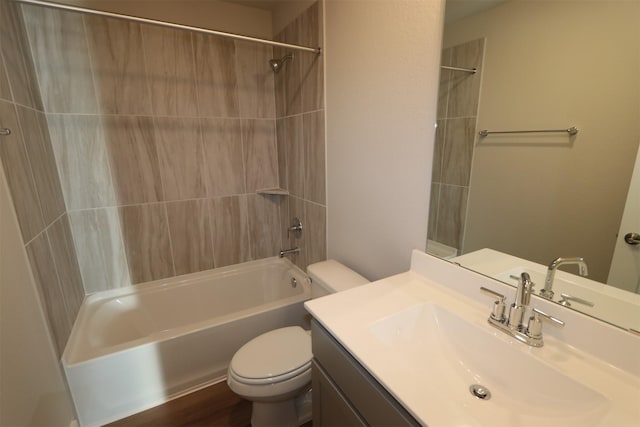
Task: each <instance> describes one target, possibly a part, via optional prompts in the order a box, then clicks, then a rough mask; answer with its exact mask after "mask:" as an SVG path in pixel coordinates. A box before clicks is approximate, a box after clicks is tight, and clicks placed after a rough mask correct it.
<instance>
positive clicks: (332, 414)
mask: <svg viewBox="0 0 640 427" xmlns="http://www.w3.org/2000/svg"><path fill="white" fill-rule="evenodd" d="M311 340H312V345H313V357H314V360H313V365H312V387H313V425H314V426H336V425H341V426H367V425H370V426H376V425H380V426H385V425H386V426H397V427H401V426H417V425H419V423H418V422H417V421H416V420H415V419H414V418H413V417H412V416H411V414H409V413H408V412H407V411H406V410H405V409H404V408H403V407H402V406H401V405H400V404H399V403H398V402H397V401H396V399H395V398H394V397H393V396H392V395H391V394H389V392H387V391H386V390H385V389H384V387H383V386H382V385H380V383H378V381H376V379H375V378H373V377H372V376H371V375H370V374H369V373H368V372H367V370H366V369H364V368H363V367H362V365H360V364H359V363H358V361H357V360H355V359H354V358H353V357H352V356H351V355H350V354H349V353H348V352H347V351H346V350H345V349H344V348H343V347H342V346H341V345H340V343H338V342H337V341H336V340H335V339H334V338H333V337H332V336H331V334H329V332H327V331H326V330H325V329H324V328H323V327H322V326H321V325H320V324H319V323H318V322H317V321H315V320H314V321H313V322H312V324H311Z"/></svg>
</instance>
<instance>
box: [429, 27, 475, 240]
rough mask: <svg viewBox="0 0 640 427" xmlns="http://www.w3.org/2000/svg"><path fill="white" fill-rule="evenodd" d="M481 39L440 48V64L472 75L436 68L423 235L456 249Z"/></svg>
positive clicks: (460, 235) (467, 185)
mask: <svg viewBox="0 0 640 427" xmlns="http://www.w3.org/2000/svg"><path fill="white" fill-rule="evenodd" d="M483 54H484V39H478V40H473V41H470V42H468V43H464V44H461V45H458V46H454V47H451V48H447V49H444V50H443V51H442V58H441V63H442V65H449V66H454V67H463V68H473V67H475V68H477V69H478V72H477V73H476V74H468V73H464V72H458V71H451V70H444V69H443V70H441V72H440V87H439V90H438V120H437V125H438V127H437V129H436V138H435V148H434V154H433V159H434V160H433V174H432V191H431V202H430V207H429V223H428V224H429V225H428V236H429V239H430V240H434V241H437V242H440V243H444V244H446V245H448V246H452V247H454V248H457V249H458V250H462V239H463V237H464V227H465V218H466V211H467V199H468V196H469V191H470V186H471V164H472V161H473V152H474V144H475V140H476V122H477V115H478V102H479V99H480V81H481V78H482V59H483Z"/></svg>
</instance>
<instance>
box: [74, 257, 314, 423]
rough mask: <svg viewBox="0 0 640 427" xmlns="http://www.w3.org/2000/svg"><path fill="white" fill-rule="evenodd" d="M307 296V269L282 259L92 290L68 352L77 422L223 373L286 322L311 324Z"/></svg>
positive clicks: (102, 418)
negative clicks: (257, 339) (252, 343)
mask: <svg viewBox="0 0 640 427" xmlns="http://www.w3.org/2000/svg"><path fill="white" fill-rule="evenodd" d="M310 296H311V291H310V283H309V279H308V278H307V276H306V275H305V274H304V272H302V271H301V270H300V269H298V268H297V267H295V266H294V265H293V264H292V263H291V262H290V261H288V260H286V259H283V258H267V259H263V260H258V261H251V262H247V263H244V264H238V265H234V266H229V267H223V268H218V269H215V270H209V271H205V272H200V273H193V274H188V275H183V276H178V277H173V278H170V279H163V280H159V281H154V282H148V283H145V284H142V285H137V286H134V287H129V288H123V289H116V290H109V291H104V292H99V293H96V294H93V295H90V296H89V297H87V298H86V299H85V301H84V303H83V305H82V307H81V309H80V312H79V314H78V317H77V320H76V323H75V325H74V327H73V330H72V332H71V336H70V338H69V342H68V344H67V347H66V349H65V352H64V354H63V356H62V364H63V367H64V370H65V373H66V376H67V380H68V382H69V388H70V390H71V394H72V396H73V401H74V403H75V405H76V409H77V412H78V418H79V421H80V423H81V425H82V426H94V425H102V424H105V423H108V422H111V421H115V420H118V419H120V418H123V417H126V416H129V415H131V414H134V413H137V412H139V411H142V410H145V409H148V408H151V407H153V406H156V405H159V404H161V403H163V402H166V401H167V400H170V399H172V398H175V397H177V396H180V395H182V394H186V393H188V392H191V391H193V390H197V389H198V388H201V387H204V386H207V385H210V384H214V383H216V382H219V381H221V380H223V379H224V378H225V375H226V371H227V367H228V366H229V362H230V361H231V358H232V357H233V354H234V353H235V352H236V351H237V350H238V349H239V348H240V347H241V346H242V345H243V344H244V343H246V342H247V341H249V340H250V339H252V338H254V337H256V336H257V335H260V334H262V333H264V332H266V331H269V330H272V329H277V328H281V327H284V326H293V325H299V326H302V327H304V328H306V329H308V327H309V324H308V317H307V315H306V311H305V310H304V307H303V303H304V301H306V300H308V299H309V298H310Z"/></svg>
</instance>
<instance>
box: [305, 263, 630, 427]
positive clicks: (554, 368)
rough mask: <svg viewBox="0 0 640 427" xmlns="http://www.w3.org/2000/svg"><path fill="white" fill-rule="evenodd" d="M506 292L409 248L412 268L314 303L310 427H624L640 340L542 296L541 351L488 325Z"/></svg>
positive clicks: (535, 300) (534, 303)
mask: <svg viewBox="0 0 640 427" xmlns="http://www.w3.org/2000/svg"><path fill="white" fill-rule="evenodd" d="M481 286H484V287H486V288H489V289H491V290H493V291H495V292H496V293H499V294H502V295H504V297H505V299H506V301H507V302H508V303H509V304H510V303H511V302H512V301H513V300H514V294H515V291H514V289H513V288H511V287H510V286H507V285H505V284H503V283H500V282H498V281H495V280H493V279H491V278H488V277H485V276H482V275H480V274H478V273H475V272H472V271H469V270H466V269H464V268H462V267H460V266H458V265H455V264H452V263H449V262H446V261H443V260H440V259H437V258H435V257H431V256H429V255H426V254H424V253H422V252H419V251H414V253H413V256H412V262H411V269H410V271H407V272H405V273H402V274H398V275H396V276H392V277H389V278H385V279H382V280H380V281H378V282H374V283H372V284H369V285H365V286H360V287H358V288H354V289H352V290H348V291H345V292H341V293H337V294H334V295H330V296H327V297H323V298H319V299H316V300H311V301H308V302H306V303H305V307H306V308H307V310H308V311H309V312H310V313H311V314H312V316H313V317H314V321H313V327H312V342H313V354H314V362H313V363H314V366H313V389H314V426H325V425H336V424H340V425H428V426H429V427H438V426H447V427H449V426H462V425H464V426H485V425H486V426H507V425H508V426H539V425H544V426H562V427H571V426H581V427H582V426H611V425H615V426H631V425H637V422H638V420H640V408H639V407H638V405H637V402H638V398H639V397H640V364H639V363H638V362H637V354H640V337H638V336H635V335H632V334H631V333H629V332H627V331H624V330H622V329H621V328H616V327H613V326H611V325H609V324H606V323H603V322H600V321H597V320H595V319H592V318H590V317H588V316H585V315H583V314H581V313H577V312H575V311H572V310H568V309H566V308H565V307H562V306H560V305H558V304H554V303H550V302H549V301H545V300H543V299H541V298H539V297H537V296H534V297H532V298H531V301H530V304H529V305H528V307H527V311H526V316H527V317H528V316H529V315H530V312H531V310H532V309H533V308H537V309H538V310H542V311H544V312H545V313H547V314H548V315H550V316H553V317H555V318H558V319H561V320H563V321H564V323H565V326H564V328H558V329H556V328H552V327H550V325H548V324H544V325H543V338H544V339H543V343H544V345H543V346H542V347H532V346H528V345H526V344H524V343H522V342H520V341H518V339H516V338H514V337H513V336H510V335H508V334H505V333H503V331H500V330H498V329H496V328H495V327H493V326H492V325H491V324H489V322H488V321H487V319H488V318H489V316H490V314H491V313H492V307H493V302H494V301H493V300H492V299H490V298H487V296H486V295H485V293H482V292H480V287H481Z"/></svg>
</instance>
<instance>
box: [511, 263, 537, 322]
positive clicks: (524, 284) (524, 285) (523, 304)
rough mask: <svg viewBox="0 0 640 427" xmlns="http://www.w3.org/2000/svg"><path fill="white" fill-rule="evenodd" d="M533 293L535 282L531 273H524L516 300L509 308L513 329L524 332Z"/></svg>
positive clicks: (519, 281)
mask: <svg viewBox="0 0 640 427" xmlns="http://www.w3.org/2000/svg"><path fill="white" fill-rule="evenodd" d="M532 291H533V282H532V281H531V277H530V276H529V273H526V272H524V273H522V274H521V275H520V279H519V280H518V288H517V289H516V299H515V301H514V302H513V304H511V307H510V308H509V324H508V326H509V327H510V328H511V329H515V330H518V331H522V328H523V324H524V322H523V321H524V311H525V310H526V309H527V307H528V306H529V301H530V300H531V292H532Z"/></svg>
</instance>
